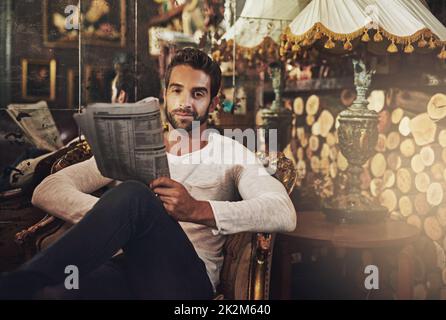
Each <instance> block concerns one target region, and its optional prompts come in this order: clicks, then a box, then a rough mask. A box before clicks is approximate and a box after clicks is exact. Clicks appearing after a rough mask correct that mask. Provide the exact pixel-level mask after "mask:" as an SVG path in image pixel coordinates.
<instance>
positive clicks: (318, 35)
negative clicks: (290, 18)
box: [314, 28, 322, 40]
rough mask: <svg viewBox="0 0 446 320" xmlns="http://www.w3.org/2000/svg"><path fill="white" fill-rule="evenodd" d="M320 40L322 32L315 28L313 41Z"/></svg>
mask: <svg viewBox="0 0 446 320" xmlns="http://www.w3.org/2000/svg"><path fill="white" fill-rule="evenodd" d="M320 39H322V32H321V30H320V29H319V28H317V30H316V33H315V34H314V40H320Z"/></svg>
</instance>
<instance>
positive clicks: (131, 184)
mask: <svg viewBox="0 0 446 320" xmlns="http://www.w3.org/2000/svg"><path fill="white" fill-rule="evenodd" d="M114 190H115V191H116V192H117V193H118V194H122V195H130V196H138V195H144V196H145V195H147V194H150V193H153V192H152V190H150V188H149V186H148V185H146V184H144V183H142V182H139V181H136V180H128V181H124V182H122V183H120V184H119V185H118V186H116V187H115V188H114Z"/></svg>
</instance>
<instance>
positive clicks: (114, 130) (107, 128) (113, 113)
mask: <svg viewBox="0 0 446 320" xmlns="http://www.w3.org/2000/svg"><path fill="white" fill-rule="evenodd" d="M74 118H75V120H76V122H77V124H78V125H79V127H80V128H81V131H82V132H83V134H84V135H85V138H86V140H87V142H88V143H89V144H90V146H91V148H92V151H93V155H94V158H95V160H96V164H97V166H98V169H99V171H100V172H101V174H102V175H103V176H104V177H108V178H111V179H115V180H119V181H125V180H138V181H141V182H143V183H148V182H150V181H151V180H153V179H155V178H158V177H161V176H167V177H169V165H168V162H167V155H166V148H165V146H164V142H163V127H162V125H161V113H160V108H159V103H158V99H156V98H146V99H144V100H142V101H140V102H137V103H125V104H109V103H96V104H92V105H89V106H88V107H87V108H86V109H84V110H83V112H82V113H80V114H76V115H75V116H74Z"/></svg>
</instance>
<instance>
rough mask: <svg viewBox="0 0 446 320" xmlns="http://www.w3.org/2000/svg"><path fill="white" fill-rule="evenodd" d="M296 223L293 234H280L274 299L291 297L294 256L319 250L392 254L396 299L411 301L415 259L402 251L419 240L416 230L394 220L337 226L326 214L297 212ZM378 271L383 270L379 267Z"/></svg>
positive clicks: (275, 262)
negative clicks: (395, 277)
mask: <svg viewBox="0 0 446 320" xmlns="http://www.w3.org/2000/svg"><path fill="white" fill-rule="evenodd" d="M297 221H298V222H297V224H298V226H297V228H296V230H295V231H294V232H291V233H281V234H278V235H277V238H276V244H275V257H276V258H277V259H275V260H274V262H273V270H272V272H273V277H274V278H273V281H274V280H276V281H278V283H276V285H277V286H276V288H275V290H274V291H273V296H272V298H273V299H274V298H277V299H290V298H291V283H292V263H291V258H292V254H293V253H296V252H302V251H305V250H308V248H318V247H319V248H320V247H328V248H343V249H347V250H370V252H372V253H373V254H376V255H379V254H380V253H382V252H387V253H389V252H390V253H391V254H395V255H397V257H398V258H397V261H398V274H397V290H396V291H397V292H396V297H397V298H398V299H411V298H412V287H413V268H414V267H413V262H412V257H411V256H410V253H409V252H406V251H405V250H401V249H402V248H403V247H404V246H405V245H408V244H411V243H413V242H414V241H415V240H416V239H417V238H418V236H419V230H418V229H417V228H416V227H414V226H411V225H408V224H407V223H405V222H400V221H392V220H386V221H385V222H381V223H376V224H336V223H332V222H330V221H328V220H327V219H326V218H325V216H324V214H323V213H322V212H318V211H314V212H298V219H297ZM376 261H377V262H379V261H380V260H379V259H376ZM374 264H375V263H374ZM378 268H379V269H381V268H380V265H378ZM275 275H276V276H275ZM274 292H275V293H274Z"/></svg>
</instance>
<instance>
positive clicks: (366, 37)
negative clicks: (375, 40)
mask: <svg viewBox="0 0 446 320" xmlns="http://www.w3.org/2000/svg"><path fill="white" fill-rule="evenodd" d="M361 40H362V41H363V42H369V41H370V36H369V30H368V29H365V30H364V34H363V35H362V38H361Z"/></svg>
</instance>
